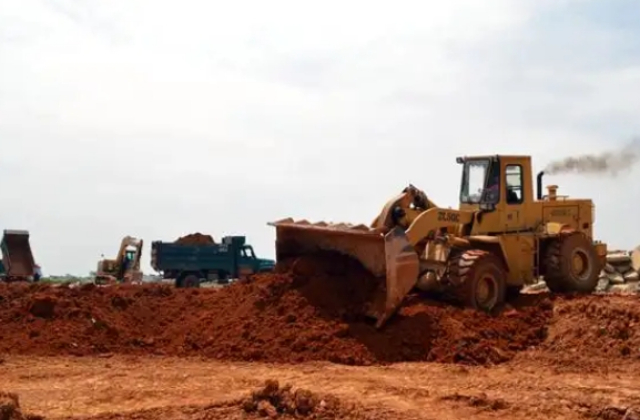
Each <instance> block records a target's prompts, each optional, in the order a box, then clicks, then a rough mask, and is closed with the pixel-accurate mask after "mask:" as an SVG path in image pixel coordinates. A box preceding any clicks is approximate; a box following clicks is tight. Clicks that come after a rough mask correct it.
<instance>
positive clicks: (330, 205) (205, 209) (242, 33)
mask: <svg viewBox="0 0 640 420" xmlns="http://www.w3.org/2000/svg"><path fill="white" fill-rule="evenodd" d="M592 3H594V2H588V1H587V2H583V1H549V0H544V1H533V0H530V1H521V2H512V1H506V0H495V1H488V2H477V1H470V0H467V1H450V2H441V3H437V4H436V3H424V2H417V1H403V2H397V3H395V5H394V6H393V7H392V6H390V3H388V2H381V1H373V2H372V1H368V2H364V1H352V2H346V3H345V2H340V3H338V2H337V1H326V2H322V3H317V4H310V3H301V2H294V1H284V0H282V1H275V2H268V3H267V2H258V1H249V0H247V1H237V2H233V3H224V4H217V3H212V2H204V1H196V0H194V1H185V2H181V3H180V6H178V3H176V2H168V1H144V0H138V1H131V0H129V1H110V2H96V1H70V0H66V1H62V0H56V1H43V0H40V1H37V0H4V1H3V3H2V7H0V147H2V154H0V165H1V166H0V169H2V173H1V177H0V189H1V190H2V191H3V193H4V198H5V200H3V201H4V204H3V206H2V207H0V219H1V220H2V223H3V226H2V228H28V229H30V230H31V232H32V241H33V247H34V252H35V254H36V258H37V259H38V260H39V261H40V262H41V264H42V265H43V267H44V269H45V270H46V271H47V272H54V273H61V272H65V271H71V272H77V273H82V272H86V271H88V270H90V269H92V268H93V266H94V264H95V261H96V260H97V258H98V257H99V255H100V253H103V252H104V253H106V254H111V253H115V251H116V249H117V245H118V243H119V240H120V238H121V237H122V236H124V235H126V234H131V235H135V236H140V237H143V238H144V239H145V240H146V241H147V243H150V241H151V240H156V239H164V240H172V239H174V238H175V237H177V236H179V235H182V234H185V233H189V232H193V231H203V232H207V233H211V234H213V235H214V236H215V237H220V236H222V235H224V234H229V233H245V234H247V235H248V236H249V241H250V242H252V243H253V244H254V246H255V247H256V249H257V251H258V252H259V253H260V254H263V255H266V256H271V255H273V232H272V229H271V228H269V227H267V226H266V225H265V223H266V222H267V221H269V220H273V219H279V218H282V217H286V216H289V215H292V216H296V217H301V218H308V219H311V220H313V219H331V220H345V221H353V222H365V223H368V222H369V221H370V220H371V219H372V218H373V216H375V214H376V213H377V212H378V211H379V210H380V207H381V206H382V205H383V204H384V202H385V200H386V199H387V198H389V197H390V196H392V195H394V194H396V193H397V192H398V191H399V190H400V189H401V188H403V187H404V186H405V185H406V184H408V183H410V182H411V183H414V184H415V185H417V186H419V187H421V188H423V189H424V190H425V191H426V192H427V193H428V194H429V195H431V196H433V198H434V199H435V200H436V202H438V203H441V204H442V205H455V201H456V199H457V188H458V184H459V174H458V171H459V167H458V165H456V164H455V162H454V158H455V156H456V155H459V154H475V153H525V154H532V155H533V156H534V162H536V167H537V168H542V167H543V166H544V165H545V164H546V162H548V161H549V160H550V159H552V158H554V157H556V156H559V155H568V154H574V153H575V152H576V151H577V150H578V151H580V152H589V151H592V150H593V151H601V150H603V149H604V148H606V147H607V144H610V145H614V146H615V143H616V142H621V143H623V142H625V141H627V140H628V138H629V137H630V136H632V135H634V134H636V133H637V131H638V129H639V127H638V124H639V123H638V122H637V121H636V120H637V118H634V117H635V116H634V115H633V114H632V112H634V111H635V110H636V109H638V105H640V104H638V101H639V100H638V98H640V94H639V93H640V92H638V90H639V89H640V88H639V87H638V86H640V84H638V69H639V68H640V67H638V64H640V63H637V62H633V61H629V60H626V61H624V60H623V61H624V63H623V64H624V65H619V64H616V62H615V60H611V61H610V62H608V63H607V65H603V64H602V63H599V64H601V65H598V66H595V64H594V60H593V58H592V57H593V56H594V55H597V54H598V53H599V52H602V51H605V50H607V48H608V47H609V46H610V45H611V43H613V42H616V43H621V42H630V41H629V39H628V38H624V37H622V35H621V33H620V32H619V31H617V30H616V29H615V22H614V23H613V24H612V25H610V27H605V28H603V27H602V26H599V27H598V30H597V31H593V30H592V29H593V28H592V27H591V25H590V23H589V20H588V19H577V18H576V17H575V16H578V15H579V14H576V13H574V10H573V8H580V7H586V6H584V5H590V4H592ZM552 15H553V16H554V19H555V20H554V22H556V21H558V22H557V25H555V26H553V25H551V26H549V24H548V23H546V22H547V21H546V20H545V18H546V17H548V16H552ZM547 20H549V19H547ZM541 22H542V23H541ZM545 25H546V26H545ZM549 28H551V29H550V32H549V33H552V34H553V36H551V35H545V33H547V32H546V30H547V29H549ZM559 28H560V29H559ZM625 40H626V41H625ZM589 43H590V44H589ZM613 58H617V59H619V58H620V57H613ZM596 64H597V63H596ZM596 67H597V68H596ZM557 178H558V179H557V180H558V181H559V182H560V183H561V191H564V192H567V193H571V194H572V195H573V194H574V193H576V194H578V195H582V196H594V198H596V199H597V200H598V201H597V202H596V203H597V206H598V209H599V210H601V212H600V213H599V216H598V226H599V230H598V233H599V234H601V235H602V236H603V237H604V239H606V240H608V241H610V242H612V243H613V244H614V245H615V246H621V247H622V246H624V247H629V246H635V245H636V242H638V241H637V238H636V237H634V236H633V235H632V234H631V233H629V232H631V231H632V230H633V229H635V231H640V226H638V225H639V224H640V222H637V221H634V220H629V221H628V222H625V223H621V222H620V219H621V218H620V214H619V212H620V209H619V208H618V207H615V208H613V207H611V206H610V205H608V202H609V201H612V200H614V199H616V197H617V195H618V194H622V193H620V191H622V190H625V191H627V189H632V190H633V192H632V194H634V195H633V197H635V198H634V200H636V201H637V200H638V199H640V192H638V189H637V188H636V187H634V186H633V185H632V184H631V183H630V179H631V178H630V176H626V177H620V178H619V179H618V180H616V181H612V180H596V181H585V180H584V179H582V178H577V177H557ZM614 187H615V188H614ZM634 223H635V225H634ZM146 251H148V247H147V250H146ZM145 257H148V252H145ZM147 261H148V258H145V264H146V262H147ZM147 268H148V267H147Z"/></svg>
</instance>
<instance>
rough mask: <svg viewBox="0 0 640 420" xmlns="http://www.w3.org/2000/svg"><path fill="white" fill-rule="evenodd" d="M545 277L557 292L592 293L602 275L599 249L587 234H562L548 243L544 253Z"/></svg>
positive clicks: (552, 289)
mask: <svg viewBox="0 0 640 420" xmlns="http://www.w3.org/2000/svg"><path fill="white" fill-rule="evenodd" d="M544 263H545V269H546V272H545V275H544V279H545V282H546V283H547V287H549V290H551V291H552V292H555V293H564V292H569V293H570V292H574V293H591V292H593V291H594V290H595V289H596V286H597V285H598V280H599V277H600V270H601V269H602V267H600V265H601V264H600V263H599V260H598V255H597V253H596V250H595V248H594V246H593V244H592V243H591V241H590V240H589V238H587V237H586V236H585V235H583V234H581V233H579V232H575V233H570V234H563V235H561V236H559V237H557V238H556V239H553V241H552V242H551V243H550V244H549V246H548V247H547V252H546V255H545V260H544Z"/></svg>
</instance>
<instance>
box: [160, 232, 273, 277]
mask: <svg viewBox="0 0 640 420" xmlns="http://www.w3.org/2000/svg"><path fill="white" fill-rule="evenodd" d="M208 238H209V239H210V241H209V240H207V241H194V242H193V243H188V242H187V243H185V242H184V241H181V239H182V238H181V239H179V240H178V241H176V242H162V241H153V242H152V243H151V267H152V268H153V269H154V270H156V271H158V272H160V271H161V272H162V273H163V278H165V279H174V280H175V285H176V287H199V286H200V283H202V282H211V281H216V282H217V283H219V284H226V283H228V282H229V280H230V279H237V278H243V277H246V276H248V275H250V274H254V273H259V272H261V273H264V272H268V271H272V270H273V268H274V266H275V261H273V260H268V259H264V258H258V257H256V254H255V253H254V252H253V247H252V246H251V245H249V244H247V243H246V238H245V237H244V236H225V237H224V238H222V242H221V243H219V244H217V243H215V242H213V239H212V238H211V237H208Z"/></svg>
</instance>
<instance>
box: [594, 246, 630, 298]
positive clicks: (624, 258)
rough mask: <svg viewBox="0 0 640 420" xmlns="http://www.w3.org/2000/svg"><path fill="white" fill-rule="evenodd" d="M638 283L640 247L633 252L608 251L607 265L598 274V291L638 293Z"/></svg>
mask: <svg viewBox="0 0 640 420" xmlns="http://www.w3.org/2000/svg"><path fill="white" fill-rule="evenodd" d="M639 281H640V246H639V247H637V248H636V249H634V250H633V251H610V252H609V254H608V255H607V265H606V266H605V267H604V270H602V272H601V273H600V281H599V282H598V288H597V290H598V291H610V292H625V291H629V292H631V291H638V290H639V289H640V287H639Z"/></svg>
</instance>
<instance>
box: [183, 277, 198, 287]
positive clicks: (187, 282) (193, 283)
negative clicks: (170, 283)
mask: <svg viewBox="0 0 640 420" xmlns="http://www.w3.org/2000/svg"><path fill="white" fill-rule="evenodd" d="M181 283H182V287H200V278H199V277H198V276H196V275H195V274H189V275H188V276H185V277H184V278H183V279H182V282H181Z"/></svg>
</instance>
